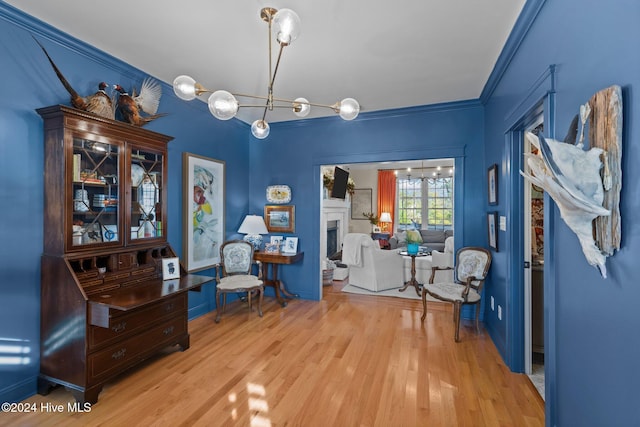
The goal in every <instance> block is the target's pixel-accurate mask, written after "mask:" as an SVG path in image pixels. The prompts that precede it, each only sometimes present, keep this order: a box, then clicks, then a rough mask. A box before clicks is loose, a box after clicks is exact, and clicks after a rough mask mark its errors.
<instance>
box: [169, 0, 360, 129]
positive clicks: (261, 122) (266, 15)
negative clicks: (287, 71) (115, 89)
mask: <svg viewBox="0 0 640 427" xmlns="http://www.w3.org/2000/svg"><path fill="white" fill-rule="evenodd" d="M260 18H261V19H262V20H263V21H265V22H266V23H267V24H269V82H268V85H267V95H266V96H258V95H247V94H242V93H230V92H227V91H226V90H216V91H212V90H209V89H206V88H205V87H203V86H202V85H201V84H199V83H197V82H196V81H195V80H194V79H193V78H191V77H189V76H185V75H182V76H178V77H176V79H175V80H174V81H173V91H174V92H175V94H176V96H178V98H180V99H183V100H185V101H191V100H192V99H194V98H196V97H197V96H200V95H202V94H205V93H211V95H210V96H209V100H208V104H209V111H210V112H211V114H212V115H213V116H214V117H215V118H217V119H219V120H229V119H231V118H233V117H235V115H236V114H237V113H238V110H239V109H240V108H241V107H259V108H264V112H263V113H262V118H261V119H258V120H256V121H254V122H253V124H252V125H251V133H252V134H253V136H255V137H256V138H258V139H264V138H266V137H267V136H268V135H269V123H268V122H267V120H266V116H267V111H273V109H274V108H291V109H292V110H293V113H294V114H295V115H296V116H298V117H306V116H307V115H308V114H309V112H310V111H311V106H316V107H324V108H330V109H332V110H333V111H334V112H335V113H337V114H339V115H340V117H342V118H343V119H344V120H353V119H355V118H356V117H358V113H359V112H360V105H359V104H358V101H356V100H355V99H353V98H345V99H343V100H342V101H339V102H336V103H335V104H333V105H325V104H317V103H313V102H309V101H308V100H307V99H305V98H296V99H294V100H290V99H283V98H275V97H274V96H273V83H274V82H275V79H276V74H277V72H278V66H279V65H280V59H281V58H282V52H283V50H284V48H285V47H286V46H289V45H290V44H291V43H293V42H294V41H295V40H296V38H297V37H298V36H299V35H300V18H299V17H298V15H297V14H296V13H295V12H294V11H293V10H291V9H281V10H279V11H278V10H276V9H274V8H272V7H265V8H263V9H262V10H261V11H260ZM272 32H273V35H274V36H275V38H276V40H277V42H278V44H279V45H280V50H279V52H278V57H277V60H276V65H275V67H274V68H272V66H271V64H272V58H273V55H272V50H271V47H272V38H271V34H272ZM237 98H249V99H254V100H255V99H258V100H263V101H264V104H261V105H255V104H241V103H240V102H238V99H237Z"/></svg>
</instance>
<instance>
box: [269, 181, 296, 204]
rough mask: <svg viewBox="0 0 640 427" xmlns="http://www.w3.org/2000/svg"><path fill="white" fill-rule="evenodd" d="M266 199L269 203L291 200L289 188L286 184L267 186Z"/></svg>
mask: <svg viewBox="0 0 640 427" xmlns="http://www.w3.org/2000/svg"><path fill="white" fill-rule="evenodd" d="M267 201H268V202H269V203H289V202H290V201H291V188H289V186H288V185H270V186H268V187H267Z"/></svg>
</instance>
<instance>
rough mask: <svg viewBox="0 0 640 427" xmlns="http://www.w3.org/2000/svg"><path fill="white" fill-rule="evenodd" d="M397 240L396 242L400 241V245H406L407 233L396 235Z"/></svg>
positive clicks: (402, 232) (401, 232)
mask: <svg viewBox="0 0 640 427" xmlns="http://www.w3.org/2000/svg"><path fill="white" fill-rule="evenodd" d="M394 237H395V238H396V240H397V241H398V244H399V245H402V244H404V243H407V232H406V231H400V232H399V233H398V234H396V235H395V236H394Z"/></svg>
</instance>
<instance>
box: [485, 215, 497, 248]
mask: <svg viewBox="0 0 640 427" xmlns="http://www.w3.org/2000/svg"><path fill="white" fill-rule="evenodd" d="M487 232H488V233H489V246H490V247H491V249H493V250H494V251H496V252H498V212H488V213H487Z"/></svg>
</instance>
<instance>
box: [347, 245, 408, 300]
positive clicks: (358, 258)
mask: <svg viewBox="0 0 640 427" xmlns="http://www.w3.org/2000/svg"><path fill="white" fill-rule="evenodd" d="M342 263H343V264H346V265H348V266H349V278H348V279H349V284H350V285H353V286H357V287H359V288H363V289H369V290H371V291H374V292H379V291H384V290H386V289H394V288H400V287H402V285H403V284H404V280H403V265H404V264H403V260H402V257H401V256H400V255H398V254H397V253H396V251H385V250H382V249H380V245H379V244H378V242H377V241H374V240H373V239H372V238H371V236H369V235H368V234H362V233H349V234H347V235H346V236H345V238H344V242H343V246H342Z"/></svg>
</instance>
